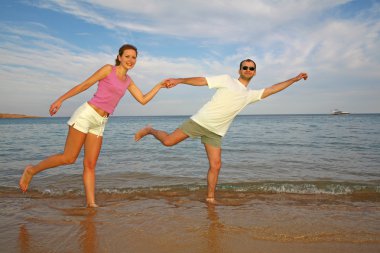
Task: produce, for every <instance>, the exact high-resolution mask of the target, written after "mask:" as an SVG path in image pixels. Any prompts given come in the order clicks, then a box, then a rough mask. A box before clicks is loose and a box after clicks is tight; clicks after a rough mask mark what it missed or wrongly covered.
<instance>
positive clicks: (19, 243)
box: [0, 191, 380, 253]
mask: <svg viewBox="0 0 380 253" xmlns="http://www.w3.org/2000/svg"><path fill="white" fill-rule="evenodd" d="M203 197H204V193H203V192H192V193H189V192H187V193H182V192H175V191H169V192H157V193H152V192H150V193H149V194H148V195H144V194H138V195H136V194H133V193H131V194H123V195H120V194H116V195H113V194H98V203H99V204H100V205H101V207H100V208H96V209H88V208H84V207H83V198H82V197H76V196H72V197H70V196H67V195H65V196H63V197H57V196H55V197H49V196H45V195H41V194H34V193H33V192H30V193H27V194H21V193H15V192H13V191H12V192H8V193H6V192H3V193H1V194H0V203H1V213H0V214H1V215H0V221H1V224H2V226H1V231H0V232H1V239H0V245H1V252H83V253H90V252H91V253H92V252H312V253H313V252H366V253H368V252H379V251H380V204H379V203H380V202H379V201H378V200H377V199H375V200H373V199H370V198H364V199H363V198H362V197H360V198H358V199H353V197H352V196H351V197H350V198H349V199H346V198H345V197H344V196H343V197H339V196H333V197H332V196H323V195H321V196H318V195H313V196H307V195H296V194H240V193H223V192H222V193H220V194H219V200H220V201H221V204H220V205H217V206H215V205H209V204H207V203H205V202H204V201H203Z"/></svg>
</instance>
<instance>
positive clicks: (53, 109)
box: [49, 65, 112, 116]
mask: <svg viewBox="0 0 380 253" xmlns="http://www.w3.org/2000/svg"><path fill="white" fill-rule="evenodd" d="M111 71H112V66H111V65H104V66H103V67H101V68H100V69H99V70H97V71H96V72H95V73H94V74H92V76H90V77H89V78H87V79H86V80H85V81H84V82H82V83H80V84H78V85H76V86H75V87H74V88H72V89H70V90H69V91H68V92H66V93H65V94H63V95H62V96H60V97H59V98H58V99H57V100H56V101H54V102H53V103H52V104H51V106H50V109H49V112H50V116H53V115H54V114H56V113H57V112H58V110H59V108H60V107H61V105H62V103H63V101H65V100H66V99H69V98H71V97H73V96H75V95H78V94H79V93H81V92H83V91H85V90H87V89H88V88H90V87H91V86H92V85H94V84H95V83H96V82H98V81H99V80H101V79H103V78H105V77H106V76H107V75H109V74H110V73H111Z"/></svg>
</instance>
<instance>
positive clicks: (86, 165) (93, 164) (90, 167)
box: [83, 159, 96, 170]
mask: <svg viewBox="0 0 380 253" xmlns="http://www.w3.org/2000/svg"><path fill="white" fill-rule="evenodd" d="M83 167H84V169H86V170H95V167H96V161H91V160H86V159H85V160H84V161H83Z"/></svg>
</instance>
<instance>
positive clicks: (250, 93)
mask: <svg viewBox="0 0 380 253" xmlns="http://www.w3.org/2000/svg"><path fill="white" fill-rule="evenodd" d="M239 75H240V76H239V78H238V79H233V78H231V77H230V76H228V75H222V76H213V77H190V78H174V79H167V80H166V82H167V85H168V86H170V87H173V86H176V85H177V84H179V83H184V84H189V85H193V86H205V85H208V86H209V88H210V89H211V88H216V89H217V90H216V92H215V94H214V96H213V97H212V99H211V100H210V101H209V102H208V103H206V104H205V105H204V106H203V107H202V108H201V109H200V110H199V111H198V112H197V113H196V114H195V115H193V116H192V117H191V118H190V119H189V120H187V121H186V122H184V123H183V124H182V125H181V126H180V127H179V128H177V129H176V130H175V131H174V132H173V133H171V134H168V133H167V132H165V131H161V130H157V129H154V128H152V127H151V126H146V127H144V128H142V129H140V130H139V131H138V132H137V133H136V134H135V141H139V140H140V139H141V138H143V137H144V136H146V135H149V134H151V135H153V136H154V137H155V138H156V139H157V140H159V141H160V142H161V143H162V144H163V145H165V146H173V145H176V144H177V143H179V142H181V141H183V140H185V139H187V138H188V137H192V138H195V137H200V138H201V142H202V143H203V144H204V146H205V150H206V153H207V158H208V160H209V170H208V174H207V198H206V201H207V202H209V203H216V201H215V188H216V184H217V181H218V175H219V171H220V169H221V165H222V162H221V160H222V158H221V154H222V149H221V142H222V137H223V136H224V135H225V134H226V132H227V130H228V128H229V126H230V124H231V123H232V121H233V119H234V118H235V116H236V115H237V114H238V113H239V112H240V111H241V110H243V109H244V108H245V106H246V105H248V104H251V103H254V102H257V101H259V100H261V99H264V98H266V97H268V96H270V95H273V94H275V93H277V92H279V91H282V90H284V89H286V88H287V87H289V86H290V85H292V84H293V83H295V82H297V81H299V80H301V79H304V80H306V79H307V73H300V74H299V75H298V76H296V77H293V78H291V79H289V80H287V81H284V82H281V83H277V84H275V85H272V86H270V87H268V88H265V89H261V90H249V89H248V88H247V86H248V84H249V82H250V81H251V79H252V77H254V76H255V75H256V63H255V62H254V61H252V60H251V59H246V60H243V61H242V62H241V63H240V68H239Z"/></svg>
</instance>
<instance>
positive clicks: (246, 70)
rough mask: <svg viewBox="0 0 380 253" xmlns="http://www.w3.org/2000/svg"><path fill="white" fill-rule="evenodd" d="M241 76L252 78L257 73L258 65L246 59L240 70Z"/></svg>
mask: <svg viewBox="0 0 380 253" xmlns="http://www.w3.org/2000/svg"><path fill="white" fill-rule="evenodd" d="M239 75H240V78H242V79H244V80H248V81H249V80H251V79H252V77H253V76H255V75H256V66H255V64H254V63H253V62H249V61H245V62H243V64H242V65H241V68H240V70H239Z"/></svg>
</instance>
